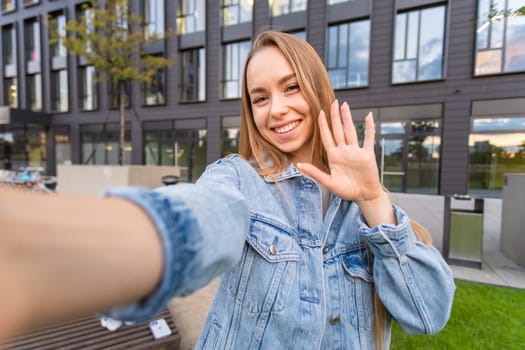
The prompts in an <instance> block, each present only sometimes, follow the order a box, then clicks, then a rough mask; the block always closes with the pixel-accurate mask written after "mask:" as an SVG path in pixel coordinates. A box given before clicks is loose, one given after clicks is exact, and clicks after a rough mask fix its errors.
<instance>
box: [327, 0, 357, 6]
mask: <svg viewBox="0 0 525 350" xmlns="http://www.w3.org/2000/svg"><path fill="white" fill-rule="evenodd" d="M349 1H353V0H328V5H335V4H340V3H342V2H349Z"/></svg>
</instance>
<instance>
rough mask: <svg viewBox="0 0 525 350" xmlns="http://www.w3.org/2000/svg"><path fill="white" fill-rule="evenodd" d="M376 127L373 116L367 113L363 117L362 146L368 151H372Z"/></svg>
mask: <svg viewBox="0 0 525 350" xmlns="http://www.w3.org/2000/svg"><path fill="white" fill-rule="evenodd" d="M375 135H376V128H375V124H374V117H373V115H372V113H368V114H367V115H366V117H365V141H364V142H363V148H364V149H366V150H368V151H372V152H373V151H374V143H375Z"/></svg>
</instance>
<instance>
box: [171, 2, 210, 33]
mask: <svg viewBox="0 0 525 350" xmlns="http://www.w3.org/2000/svg"><path fill="white" fill-rule="evenodd" d="M179 3H180V7H179V8H178V9H177V32H178V33H180V34H189V33H194V32H202V31H204V29H205V28H206V1H205V0H181V1H180V2H179Z"/></svg>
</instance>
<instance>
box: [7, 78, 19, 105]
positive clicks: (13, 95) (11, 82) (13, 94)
mask: <svg viewBox="0 0 525 350" xmlns="http://www.w3.org/2000/svg"><path fill="white" fill-rule="evenodd" d="M4 104H5V105H7V106H9V107H11V108H17V107H18V79H17V78H16V77H12V78H6V79H4Z"/></svg>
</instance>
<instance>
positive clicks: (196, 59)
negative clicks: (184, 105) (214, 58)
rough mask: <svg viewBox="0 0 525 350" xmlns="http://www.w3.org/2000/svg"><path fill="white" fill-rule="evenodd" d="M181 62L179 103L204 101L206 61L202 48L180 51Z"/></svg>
mask: <svg viewBox="0 0 525 350" xmlns="http://www.w3.org/2000/svg"><path fill="white" fill-rule="evenodd" d="M181 61H182V64H181V68H182V74H181V76H182V89H181V93H182V96H181V101H183V102H195V101H204V100H205V99H206V59H205V51H204V48H199V49H192V50H185V51H182V52H181Z"/></svg>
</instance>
